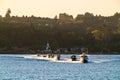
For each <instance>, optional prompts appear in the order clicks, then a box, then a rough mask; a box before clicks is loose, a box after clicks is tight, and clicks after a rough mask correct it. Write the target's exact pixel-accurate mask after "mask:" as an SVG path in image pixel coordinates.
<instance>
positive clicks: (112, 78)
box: [0, 55, 120, 80]
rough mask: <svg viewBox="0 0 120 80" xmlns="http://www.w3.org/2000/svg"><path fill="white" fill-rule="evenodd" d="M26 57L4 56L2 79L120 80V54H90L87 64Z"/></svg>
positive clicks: (0, 62) (0, 67)
mask: <svg viewBox="0 0 120 80" xmlns="http://www.w3.org/2000/svg"><path fill="white" fill-rule="evenodd" d="M23 56H25V55H0V80H120V55H90V56H89V63H86V64H81V63H65V62H50V61H43V60H35V59H25V58H23ZM61 57H62V58H67V57H70V55H62V56H61ZM77 57H78V58H79V56H77Z"/></svg>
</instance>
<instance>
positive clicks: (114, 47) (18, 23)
mask: <svg viewBox="0 0 120 80" xmlns="http://www.w3.org/2000/svg"><path fill="white" fill-rule="evenodd" d="M10 13H11V11H10V10H9V11H7V13H6V17H2V16H0V48H1V49H3V48H7V49H11V48H13V47H20V48H31V49H38V48H40V49H44V48H45V45H46V42H48V41H49V43H50V45H51V47H52V49H56V48H80V47H87V48H89V50H90V51H92V52H101V51H103V52H110V51H111V52H120V14H119V13H115V14H114V15H113V16H109V17H104V16H100V15H99V16H97V15H96V16H94V15H93V14H91V13H85V14H84V15H78V16H77V17H76V18H74V19H71V18H70V19H69V18H68V17H67V18H66V17H62V19H61V18H60V17H59V18H57V16H56V17H55V18H54V19H50V18H41V17H35V16H33V15H32V16H31V17H27V16H23V17H17V16H10ZM66 16H68V15H66Z"/></svg>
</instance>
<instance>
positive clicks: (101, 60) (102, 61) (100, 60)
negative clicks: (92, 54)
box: [93, 59, 118, 63]
mask: <svg viewBox="0 0 120 80" xmlns="http://www.w3.org/2000/svg"><path fill="white" fill-rule="evenodd" d="M116 60H118V59H110V60H109V59H98V60H94V61H93V62H94V63H105V62H112V61H116Z"/></svg>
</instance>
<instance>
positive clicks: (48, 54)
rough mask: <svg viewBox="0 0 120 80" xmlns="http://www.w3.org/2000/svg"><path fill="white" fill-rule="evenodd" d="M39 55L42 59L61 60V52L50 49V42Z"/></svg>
mask: <svg viewBox="0 0 120 80" xmlns="http://www.w3.org/2000/svg"><path fill="white" fill-rule="evenodd" d="M38 54H39V53H38ZM38 57H40V59H42V60H51V61H56V60H60V54H54V53H53V52H52V50H51V49H50V45H49V43H47V45H46V49H45V50H44V51H43V53H42V54H39V55H38Z"/></svg>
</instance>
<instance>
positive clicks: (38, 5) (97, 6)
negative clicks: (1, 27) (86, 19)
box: [0, 0, 120, 18]
mask: <svg viewBox="0 0 120 80" xmlns="http://www.w3.org/2000/svg"><path fill="white" fill-rule="evenodd" d="M8 8H10V9H11V16H13V15H14V16H16V15H17V16H22V15H25V16H26V15H27V16H31V15H34V16H37V17H50V18H53V17H54V16H55V15H59V13H67V14H70V15H73V16H74V17H76V16H77V14H84V13H85V12H90V13H93V14H94V15H99V14H100V15H103V16H111V15H114V14H115V13H116V12H120V0H0V15H2V16H5V13H6V11H7V10H8Z"/></svg>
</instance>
